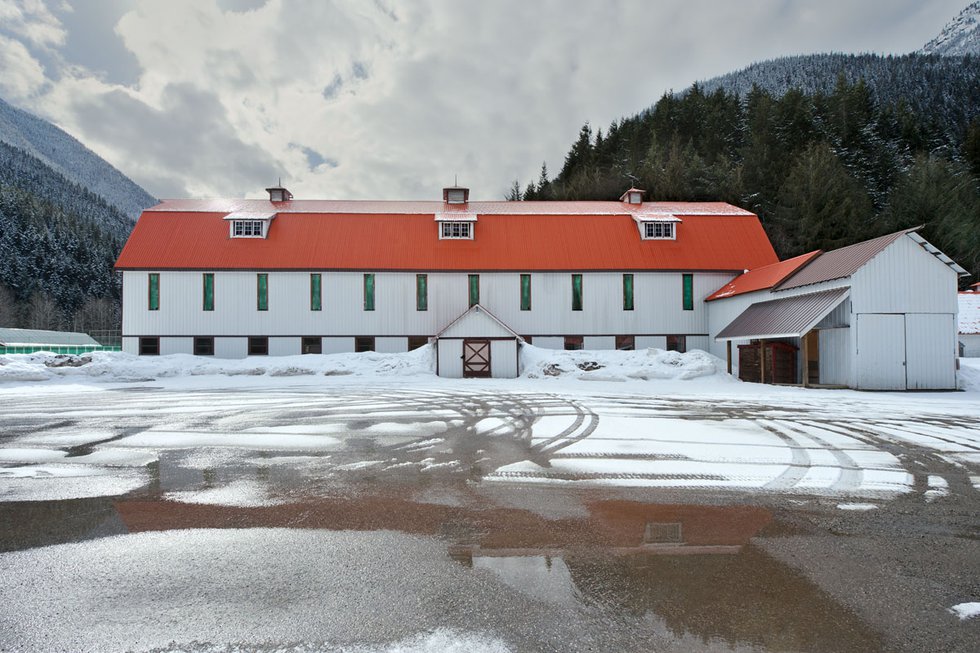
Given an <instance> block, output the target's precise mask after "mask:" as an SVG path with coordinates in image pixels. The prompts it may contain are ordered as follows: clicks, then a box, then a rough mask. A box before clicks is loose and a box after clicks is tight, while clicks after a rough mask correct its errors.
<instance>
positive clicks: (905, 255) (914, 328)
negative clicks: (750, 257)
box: [708, 229, 966, 390]
mask: <svg viewBox="0 0 980 653" xmlns="http://www.w3.org/2000/svg"><path fill="white" fill-rule="evenodd" d="M768 267H770V268H772V270H770V272H771V274H761V273H760V272H759V271H754V272H755V274H754V275H753V273H752V272H750V273H746V274H745V275H743V277H745V282H744V283H741V284H740V282H739V279H741V278H742V277H739V278H736V279H734V280H733V281H732V282H731V283H730V284H728V286H726V287H725V288H723V289H721V290H719V292H718V293H715V295H713V296H712V297H709V298H708V300H709V301H711V302H712V307H711V311H710V314H711V316H712V320H714V321H713V323H712V324H711V325H710V330H711V332H712V335H713V336H714V339H715V341H716V342H719V343H734V344H735V345H741V346H744V345H757V346H758V347H760V350H761V348H762V347H763V346H764V345H765V343H766V342H772V341H778V342H783V343H786V344H788V345H791V346H793V347H796V348H797V350H798V357H799V358H798V361H797V362H798V364H797V366H796V370H797V371H796V372H795V375H796V378H795V379H794V381H795V382H796V383H801V384H803V385H809V384H813V385H835V386H847V387H851V388H856V389H861V390H952V389H955V388H956V355H957V351H956V350H957V347H956V313H957V304H956V296H957V293H956V287H957V282H958V278H959V277H960V276H964V275H965V274H966V271H965V270H964V269H963V268H961V267H960V266H959V265H957V264H956V263H955V262H953V261H952V260H951V259H950V258H949V257H948V256H946V255H945V254H943V253H942V252H940V251H939V250H938V249H936V248H935V247H934V246H933V245H932V244H930V243H929V242H927V241H926V240H925V239H924V238H922V237H921V236H919V235H918V234H917V233H916V232H915V230H914V229H910V230H905V231H900V232H897V233H894V234H889V235H887V236H882V237H880V238H875V239H872V240H868V241H865V242H862V243H857V244H855V245H851V246H849V247H843V248H841V249H837V250H832V251H829V252H817V253H813V254H811V255H805V256H804V257H798V259H792V260H790V261H784V262H782V263H778V264H775V265H774V266H768ZM762 277H765V279H764V280H765V282H766V283H763V284H760V283H758V281H759V279H760V278H762ZM767 284H768V287H766V285H767ZM726 347H727V350H726V352H725V354H726V355H727V356H728V357H729V364H730V366H731V367H732V368H737V361H735V360H733V358H732V353H731V352H732V346H731V344H726ZM742 351H744V349H743V350H742ZM756 358H757V359H758V356H756ZM762 360H763V361H765V360H766V359H765V358H763V359H762ZM734 371H736V370H735V369H733V372H734ZM771 378H772V373H771V372H770V375H769V377H768V379H767V377H766V372H765V369H762V370H761V371H760V373H759V380H765V381H768V380H769V379H771Z"/></svg>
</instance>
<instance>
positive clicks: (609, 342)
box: [582, 336, 616, 349]
mask: <svg viewBox="0 0 980 653" xmlns="http://www.w3.org/2000/svg"><path fill="white" fill-rule="evenodd" d="M582 346H583V347H584V348H585V349H615V348H616V336H585V337H584V338H583V339H582Z"/></svg>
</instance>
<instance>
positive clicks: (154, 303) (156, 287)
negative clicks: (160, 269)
mask: <svg viewBox="0 0 980 653" xmlns="http://www.w3.org/2000/svg"><path fill="white" fill-rule="evenodd" d="M147 301H148V304H147V308H149V309H150V310H151V311H159V310H160V275H159V274H158V273H156V272H151V273H150V287H149V293H148V299H147Z"/></svg>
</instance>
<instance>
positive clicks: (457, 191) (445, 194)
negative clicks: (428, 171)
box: [442, 186, 470, 204]
mask: <svg viewBox="0 0 980 653" xmlns="http://www.w3.org/2000/svg"><path fill="white" fill-rule="evenodd" d="M442 201H443V202H445V203H446V204H466V203H467V202H469V201H470V189H469V188H463V187H462V186H447V187H446V188H443V189H442Z"/></svg>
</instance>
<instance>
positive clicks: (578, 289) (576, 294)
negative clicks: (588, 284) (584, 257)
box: [572, 274, 582, 311]
mask: <svg viewBox="0 0 980 653" xmlns="http://www.w3.org/2000/svg"><path fill="white" fill-rule="evenodd" d="M572 310H573V311H581V310H582V275H581V274H573V275H572Z"/></svg>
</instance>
